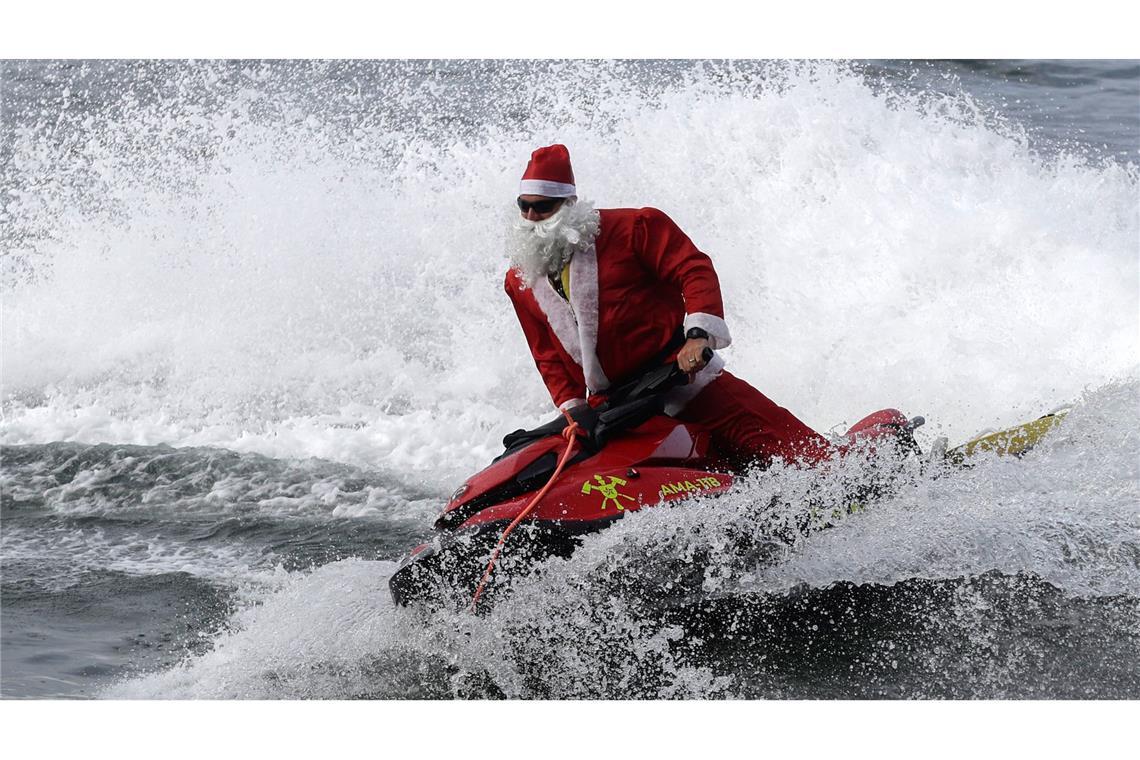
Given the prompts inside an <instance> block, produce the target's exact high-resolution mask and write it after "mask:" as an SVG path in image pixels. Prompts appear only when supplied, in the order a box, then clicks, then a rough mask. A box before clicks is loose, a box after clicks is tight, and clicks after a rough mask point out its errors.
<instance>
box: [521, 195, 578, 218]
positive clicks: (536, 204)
mask: <svg viewBox="0 0 1140 760" xmlns="http://www.w3.org/2000/svg"><path fill="white" fill-rule="evenodd" d="M564 200H566V199H565V198H548V199H546V200H544V201H524V200H523V199H522V198H519V199H518V201H517V203H518V204H519V211H521V212H523V213H524V214H525V213H526V212H528V211H530V210H531V209H534V210H535V211H536V212H538V213H539V214H548V213H550V212H551V211H553V210H554V209H555V207H557V206H558V204H559V203H561V202H562V201H564Z"/></svg>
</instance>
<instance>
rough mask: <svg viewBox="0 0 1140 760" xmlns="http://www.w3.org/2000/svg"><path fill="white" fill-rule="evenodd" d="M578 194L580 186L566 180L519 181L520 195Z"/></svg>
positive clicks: (556, 196)
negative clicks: (570, 183)
mask: <svg viewBox="0 0 1140 760" xmlns="http://www.w3.org/2000/svg"><path fill="white" fill-rule="evenodd" d="M577 194H578V188H576V187H574V185H567V184H566V183H565V182H548V181H547V180H544V179H524V180H520V181H519V195H545V196H546V197H547V198H569V197H570V196H572V195H577Z"/></svg>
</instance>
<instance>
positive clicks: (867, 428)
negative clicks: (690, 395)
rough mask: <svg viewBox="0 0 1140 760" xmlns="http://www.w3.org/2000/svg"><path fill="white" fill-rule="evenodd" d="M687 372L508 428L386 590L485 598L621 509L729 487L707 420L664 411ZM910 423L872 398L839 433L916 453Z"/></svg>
mask: <svg viewBox="0 0 1140 760" xmlns="http://www.w3.org/2000/svg"><path fill="white" fill-rule="evenodd" d="M706 352H707V353H706V360H708V359H709V358H711V351H709V350H708V349H706ZM688 380H689V375H688V374H687V373H685V372H683V371H682V370H680V369H679V368H678V367H677V366H676V364H673V363H670V364H664V365H661V366H659V367H656V368H654V369H653V370H651V371H649V372H647V373H645V374H644V375H642V376H641V377H639V378H637V379H635V380H633V381H631V382H628V383H626V384H624V385H623V386H621V387H619V388H617V389H615V390H613V391H612V392H610V393H609V394H608V396H607V397H606V400H605V401H604V402H602V403H601V404H599V405H597V406H582V407H578V408H577V409H575V410H573V411H572V412H571V413H570V414H568V415H564V416H563V417H559V418H557V419H555V420H552V421H550V422H548V423H546V424H544V425H542V426H540V427H537V428H535V429H533V430H516V431H515V432H513V433H511V434H509V435H507V436H506V438H504V439H503V445H504V448H505V450H504V451H503V453H502V454H500V455H499V456H498V457H496V458H495V460H494V461H493V462H491V464H490V465H489V466H488V467H486V468H485V469H484V470H482V471H481V472H478V473H476V474H475V475H473V476H472V477H470V478H469V479H468V480H467V481H466V482H465V483H464V484H463V485H461V486H460V487H459V488H458V489H456V491H455V492H454V493H453V494H452V495H451V498H450V500H449V501H448V502H447V504H446V505H445V506H444V508H443V512H442V514H440V516H439V518H438V519H437V520H436V521H435V531H436V535H435V536H434V537H433V538H432V539H431V540H430V541H428V542H426V543H423V544H420V545H419V546H417V547H415V548H414V549H412V551H411V552H410V553H409V554H408V555H407V556H406V557H405V558H404V559H403V560H402V561H401V562H400V564H399V567H398V568H397V570H396V572H395V573H394V574H393V575H392V577H391V579H390V580H389V584H388V585H389V588H390V590H391V593H392V598H393V599H394V600H395V602H396V603H397V604H399V605H408V604H411V603H413V602H425V603H428V604H430V605H431V606H436V605H441V604H444V605H450V606H461V605H465V604H467V605H470V606H472V607H474V606H475V604H474V603H473V600H478V599H479V598H480V594H481V593H483V591H484V590H486V591H487V594H486V596H485V597H484V600H485V602H484V603H486V602H489V601H490V599H491V598H493V597H496V596H497V595H499V594H501V593H503V592H504V591H505V590H506V589H507V588H509V585H510V580H511V578H512V577H514V576H515V575H517V574H519V573H520V572H522V571H524V570H525V569H526V568H528V567H531V566H533V565H535V564H537V563H539V562H541V561H542V560H544V559H547V558H550V557H552V556H558V557H564V558H565V557H569V556H570V555H571V554H572V553H573V552H574V550H575V548H576V547H577V546H578V545H579V544H580V542H581V539H582V537H583V536H585V535H587V534H590V533H594V532H596V531H600V530H603V529H605V528H606V527H608V526H609V525H611V524H612V523H613V522H615V521H616V520H620V519H622V518H623V517H625V516H626V515H628V514H631V513H633V512H638V511H640V510H642V509H649V508H651V507H654V506H656V505H659V504H667V503H670V502H675V501H677V500H680V499H686V498H691V497H694V496H698V495H700V496H708V495H715V494H721V493H724V492H725V491H727V490H729V489H730V488H732V486H733V484H734V483H735V482H736V480H737V478H738V477H739V471H738V470H737V469H736V468H734V467H733V466H732V465H731V463H730V461H729V460H728V459H727V458H726V457H725V456H724V454H723V453H722V452H719V451H717V450H716V448H715V446H714V445H713V442H712V437H711V433H710V431H708V430H706V429H703V428H701V427H700V426H698V425H692V424H688V423H684V422H680V421H678V420H676V419H673V418H672V417H669V416H666V415H665V413H664V411H663V410H664V405H665V397H666V394H667V393H668V392H669V391H670V390H671V389H673V388H676V387H678V386H679V385H682V384H684V383H687V382H688ZM921 424H923V419H922V418H921V417H916V418H914V419H907V417H906V416H904V415H903V414H902V412H900V411H898V410H896V409H883V410H880V411H877V412H875V413H874V414H871V415H868V416H867V417H865V418H863V419H862V420H860V421H859V422H858V423H856V424H855V425H853V426H852V427H851V428H850V429H849V430H848V431H847V433H846V440H847V442H849V443H859V444H862V445H864V446H868V447H871V448H874V447H876V446H877V447H884V446H889V447H890V448H892V449H894V450H896V451H898V452H901V453H903V454H904V455H905V454H908V453H914V454H919V453H921V452H919V450H918V446H917V444H916V443H915V441H914V430H915V428H917V427H918V426H919V425H921ZM568 428H573V430H574V434H573V435H571V436H569V437H570V438H571V439H573V441H574V444H575V445H571V444H570V442H568V439H567V437H566V436H565V434H566V433H567V430H568ZM540 494H541V498H539V499H536V498H535V497H536V496H537V495H540ZM516 525H517V526H518V527H519V532H518V533H514V534H512V535H510V537H509V540H506V539H507V533H506V532H505V531H508V530H509V529H513V528H514V527H515V526H516ZM500 549H501V550H502V552H501V555H500V554H499V550H500ZM496 559H497V560H498V565H497V566H495V562H496Z"/></svg>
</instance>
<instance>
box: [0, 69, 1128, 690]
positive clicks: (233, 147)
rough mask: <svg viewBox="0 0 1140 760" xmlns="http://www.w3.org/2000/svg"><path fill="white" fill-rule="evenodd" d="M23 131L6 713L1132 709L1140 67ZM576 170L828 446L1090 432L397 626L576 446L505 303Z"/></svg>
mask: <svg viewBox="0 0 1140 760" xmlns="http://www.w3.org/2000/svg"><path fill="white" fill-rule="evenodd" d="M0 118H2V121H3V130H2V131H0V140H2V142H0V175H2V177H3V188H4V201H3V210H2V215H3V219H2V225H0V240H2V241H3V250H2V257H3V265H2V269H0V278H2V279H0V287H2V294H3V301H2V319H3V322H2V329H3V333H2V345H0V349H2V351H0V360H2V373H3V374H2V384H3V388H2V412H3V420H2V425H0V444H2V450H0V456H2V469H0V487H2V513H0V520H2V525H0V574H2V578H0V581H2V587H0V607H2V609H0V613H2V615H0V695H2V696H3V697H5V698H44V697H57V698H58V697H66V698H87V697H115V698H144V699H166V698H230V699H243V698H351V697H366V698H502V697H506V698H581V697H609V698H649V699H665V698H732V697H753V698H848V699H850V698H902V699H916V698H917V699H923V698H954V699H977V698H986V699H991V698H1052V699H1057V698H1083V699H1107V698H1137V697H1140V433H1138V432H1137V431H1138V430H1140V403H1138V402H1140V63H1137V62H1136V61H998V62H956V61H937V62H935V61H918V62H900V61H867V62H854V63H845V62H810V63H805V62H724V61H719V62H684V61H670V62H659V61H635V62H593V61H570V62H504V61H498V62H497V61H470V62H464V61H439V62H429V61H408V62H404V61H369V62H350V61H339V62H314V61H304V62H301V61H298V62H288V61H279V62H261V61H225V62H223V61H206V62H181V61H165V62H138V61H120V62H115V61H97V62H96V61H92V62H83V61H66V62H63V61H59V62H51V61H28V62H23V61H4V62H2V63H0ZM554 141H560V142H564V143H565V144H567V145H568V146H569V148H570V150H571V154H572V156H573V159H574V165H575V174H576V176H577V180H578V185H579V188H580V190H581V193H582V195H583V197H585V198H587V199H589V200H592V201H594V202H595V203H597V204H598V205H599V206H644V205H652V206H656V207H658V208H661V209H663V210H665V211H666V212H667V213H669V214H670V215H671V216H672V217H673V218H674V219H675V220H676V221H677V222H678V223H679V224H680V225H681V227H682V228H683V229H685V230H686V232H687V233H688V234H689V235H690V237H692V238H693V240H694V241H695V242H696V243H697V245H698V246H699V247H701V248H702V250H705V251H706V252H708V253H709V254H710V255H711V256H712V257H713V260H714V262H715V264H716V266H717V270H718V272H719V274H720V278H721V282H722V288H723V293H724V298H725V302H726V310H727V313H726V318H727V321H728V322H729V325H730V327H731V328H732V330H733V333H734V338H735V340H734V343H733V345H732V346H731V347H730V348H729V349H728V350H726V351H725V358H726V360H727V362H728V365H729V367H730V369H731V370H732V371H733V372H734V373H736V374H738V375H740V376H742V377H744V378H746V379H748V380H749V381H750V382H752V383H753V384H754V385H756V386H757V387H759V388H760V389H761V390H763V391H764V392H765V393H766V394H767V395H769V396H771V397H772V398H774V399H775V400H776V401H777V402H778V403H780V404H781V405H783V406H786V407H788V408H790V409H792V410H793V411H794V412H795V413H796V414H797V415H799V416H800V417H801V418H802V419H804V420H805V421H806V422H808V423H809V424H810V425H812V426H813V427H814V428H816V429H817V430H820V431H824V432H826V431H829V430H832V429H835V428H838V427H840V426H843V425H846V424H850V423H852V422H854V421H855V420H856V419H858V418H859V417H861V416H862V415H863V414H865V413H867V412H869V411H871V410H874V409H878V408H881V407H885V406H892V407H897V408H900V409H902V410H903V411H905V412H906V413H907V414H910V415H915V414H921V415H924V416H925V417H926V418H927V420H928V424H927V426H926V427H924V428H922V429H921V430H920V435H919V443H920V445H922V446H923V447H924V448H929V447H930V446H931V444H932V442H933V440H934V439H935V437H937V436H945V437H947V438H949V439H950V441H951V443H952V444H953V443H956V442H961V441H965V440H967V439H969V438H970V437H971V436H973V435H975V434H977V433H979V432H982V431H984V430H988V429H995V428H1001V427H1003V426H1007V425H1012V424H1017V423H1020V422H1023V421H1025V420H1028V419H1033V418H1035V417H1037V416H1040V415H1042V414H1045V413H1047V412H1049V411H1052V410H1054V409H1056V408H1059V407H1071V408H1072V412H1071V413H1070V414H1069V416H1068V417H1067V418H1066V419H1065V421H1064V422H1063V423H1062V424H1061V426H1060V427H1059V428H1058V429H1057V430H1056V432H1055V433H1054V434H1053V435H1052V436H1050V438H1049V439H1047V441H1046V442H1045V443H1044V444H1043V445H1042V446H1040V447H1039V448H1038V449H1036V450H1035V451H1033V452H1031V453H1030V454H1029V455H1027V456H1026V457H1024V458H1022V459H1020V460H1009V461H1007V460H1001V459H984V460H982V461H981V462H980V463H979V464H978V465H977V466H976V467H974V468H972V469H970V470H968V471H964V472H961V473H957V474H955V475H954V476H950V477H932V476H926V475H921V474H920V475H917V476H916V477H915V478H914V479H913V481H912V482H910V483H908V485H907V487H905V488H903V489H901V490H900V491H899V492H898V493H897V494H895V495H893V496H891V497H889V498H885V499H883V500H881V501H879V502H877V503H875V504H874V505H873V508H871V509H868V510H866V511H864V512H861V513H858V514H855V515H852V516H850V517H848V518H846V519H844V520H843V521H841V522H840V523H839V524H837V525H835V526H834V527H833V528H831V529H830V530H827V531H824V532H821V533H818V534H815V535H812V536H808V537H805V538H804V539H803V540H801V541H798V542H796V543H795V544H794V545H792V546H790V547H786V548H785V549H784V550H783V551H782V552H781V553H780V554H779V556H777V557H772V556H765V557H763V558H760V557H757V556H756V555H755V554H752V553H749V552H741V551H740V550H739V547H740V545H741V543H740V541H741V539H742V537H743V539H745V540H746V543H747V541H752V542H755V541H757V540H761V539H762V538H763V532H764V529H765V525H766V523H765V520H764V519H761V518H760V517H759V516H758V512H757V505H762V504H769V503H771V502H772V500H773V498H774V497H777V496H778V497H780V498H781V499H782V500H783V501H784V502H786V503H787V504H788V505H789V508H790V509H794V508H795V505H796V503H797V502H796V496H797V494H798V495H803V494H806V493H807V491H808V490H809V489H811V488H818V487H819V479H820V478H824V479H826V477H827V476H822V475H819V474H809V473H803V472H799V471H796V470H786V469H782V468H776V469H775V470H772V471H770V472H768V473H765V474H763V475H758V476H756V477H753V478H750V479H748V480H747V481H746V482H745V483H744V484H742V486H741V487H740V488H739V489H737V490H736V491H735V492H733V493H732V494H730V495H727V496H725V497H722V498H720V499H716V500H713V501H707V502H700V501H698V502H694V503H690V504H687V505H685V506H683V507H678V508H669V509H665V508H662V509H658V510H649V511H647V512H645V513H642V514H638V515H635V516H632V517H630V518H627V519H625V520H623V521H621V522H620V523H619V524H617V525H616V526H615V527H614V528H612V529H611V530H608V531H606V532H604V533H601V534H598V535H596V536H593V537H591V538H589V539H588V540H587V541H586V542H585V544H584V545H583V547H582V549H581V550H580V551H579V552H578V553H577V554H575V556H574V557H573V558H571V559H570V560H566V561H563V560H556V561H553V562H552V563H550V565H549V566H547V567H545V568H544V572H543V573H542V574H541V576H539V577H536V578H533V579H531V580H530V581H528V582H527V583H526V584H524V585H523V586H522V587H521V588H520V589H519V590H518V593H517V594H516V595H515V596H514V597H512V598H510V599H508V600H506V601H505V602H504V603H502V604H501V605H499V606H497V607H496V608H495V609H494V610H493V611H491V612H490V613H489V614H487V615H484V616H481V617H471V616H468V615H463V614H451V613H448V614H443V613H438V614H430V613H428V612H426V611H424V610H417V609H397V608H394V607H393V605H392V602H391V600H390V598H389V596H388V591H387V578H388V576H389V575H390V574H391V572H392V570H393V569H394V567H395V563H396V561H397V560H398V559H399V557H400V556H401V555H402V553H403V552H404V551H405V550H406V549H407V548H409V547H410V546H412V545H414V544H416V543H419V542H420V541H422V540H423V539H424V537H426V536H428V535H430V531H431V523H432V520H433V519H434V517H435V515H436V514H437V511H438V510H439V509H440V507H441V506H442V504H443V502H444V501H446V499H447V496H448V495H449V494H450V493H451V491H452V490H453V489H454V487H455V485H457V484H458V483H459V482H461V481H462V480H463V479H464V478H466V477H467V476H468V475H469V474H470V473H472V472H474V471H475V470H478V469H480V468H481V467H483V466H484V465H485V464H486V463H487V462H488V461H489V460H490V459H491V458H492V457H493V456H495V455H497V454H498V453H499V451H500V450H501V449H500V446H499V441H500V440H501V438H502V436H503V435H504V434H505V433H507V432H509V431H511V430H513V429H515V428H517V427H520V426H529V425H532V424H535V423H537V422H539V421H542V420H544V419H546V418H547V417H548V416H549V413H550V402H549V397H548V396H547V395H546V392H545V390H544V388H543V386H542V384H541V382H540V380H539V378H538V375H537V373H536V372H535V369H534V366H533V363H532V361H531V359H530V356H529V354H528V352H527V349H526V344H525V341H524V340H523V337H522V335H521V332H520V330H519V329H518V327H517V325H516V324H515V321H514V316H513V313H512V311H511V309H510V307H509V303H508V301H507V300H506V298H505V296H503V294H502V290H501V287H502V285H501V283H502V274H503V270H504V267H505V255H504V253H503V239H504V229H505V225H506V224H507V222H508V221H509V219H510V218H511V215H512V213H514V209H513V206H512V201H513V195H514V191H515V186H516V182H517V180H518V176H519V175H520V173H521V171H522V168H523V166H524V165H525V162H526V159H527V157H528V155H529V152H530V150H532V149H533V148H534V147H536V146H538V145H544V144H548V143H550V142H554ZM824 485H825V486H826V485H827V484H826V483H824ZM692 568H697V569H699V577H700V582H699V583H697V584H696V586H693V585H691V584H690V585H684V584H681V583H679V582H678V581H677V578H678V577H679V574H684V573H685V572H686V571H687V570H690V569H692ZM632 579H636V580H639V581H640V582H639V583H632V582H627V581H630V580H632Z"/></svg>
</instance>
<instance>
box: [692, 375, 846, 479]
mask: <svg viewBox="0 0 1140 760" xmlns="http://www.w3.org/2000/svg"><path fill="white" fill-rule="evenodd" d="M674 416H675V417H676V419H678V420H680V421H682V422H686V423H690V424H693V425H700V426H702V427H705V428H708V429H711V431H712V442H713V445H714V446H715V447H716V449H717V450H718V451H719V452H720V453H721V455H722V456H724V457H725V458H726V459H727V460H729V462H731V463H732V464H734V465H736V466H748V465H759V466H761V467H767V466H769V465H770V464H771V462H772V459H773V458H775V457H782V458H783V459H785V460H786V461H788V462H803V463H806V464H816V463H818V462H820V461H822V460H824V459H826V458H828V457H830V456H831V455H832V454H833V453H835V451H836V449H835V447H834V446H832V444H831V443H830V442H829V441H828V440H827V439H826V438H824V437H823V436H822V435H820V434H819V433H817V432H815V431H814V430H812V429H811V428H809V427H808V426H807V425H805V424H804V423H803V422H801V421H800V420H799V419H797V418H796V416H795V415H793V414H792V413H791V412H789V411H788V410H787V409H785V408H784V407H782V406H777V405H776V403H775V402H773V401H772V400H771V399H769V398H768V397H767V396H765V395H764V394H763V393H761V392H760V391H758V390H756V389H755V388H753V387H752V386H751V385H749V384H748V383H746V382H744V381H743V380H741V379H740V378H739V377H736V376H735V375H733V374H732V373H730V372H721V374H720V375H719V376H718V377H717V378H716V379H715V380H713V381H712V382H711V383H709V384H708V385H707V386H705V388H704V389H703V390H702V391H701V392H700V393H698V394H697V396H696V397H695V398H694V399H693V400H692V401H690V402H689V403H688V404H686V405H685V407H684V409H682V410H681V411H680V412H678V413H677V414H676V415H674Z"/></svg>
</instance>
